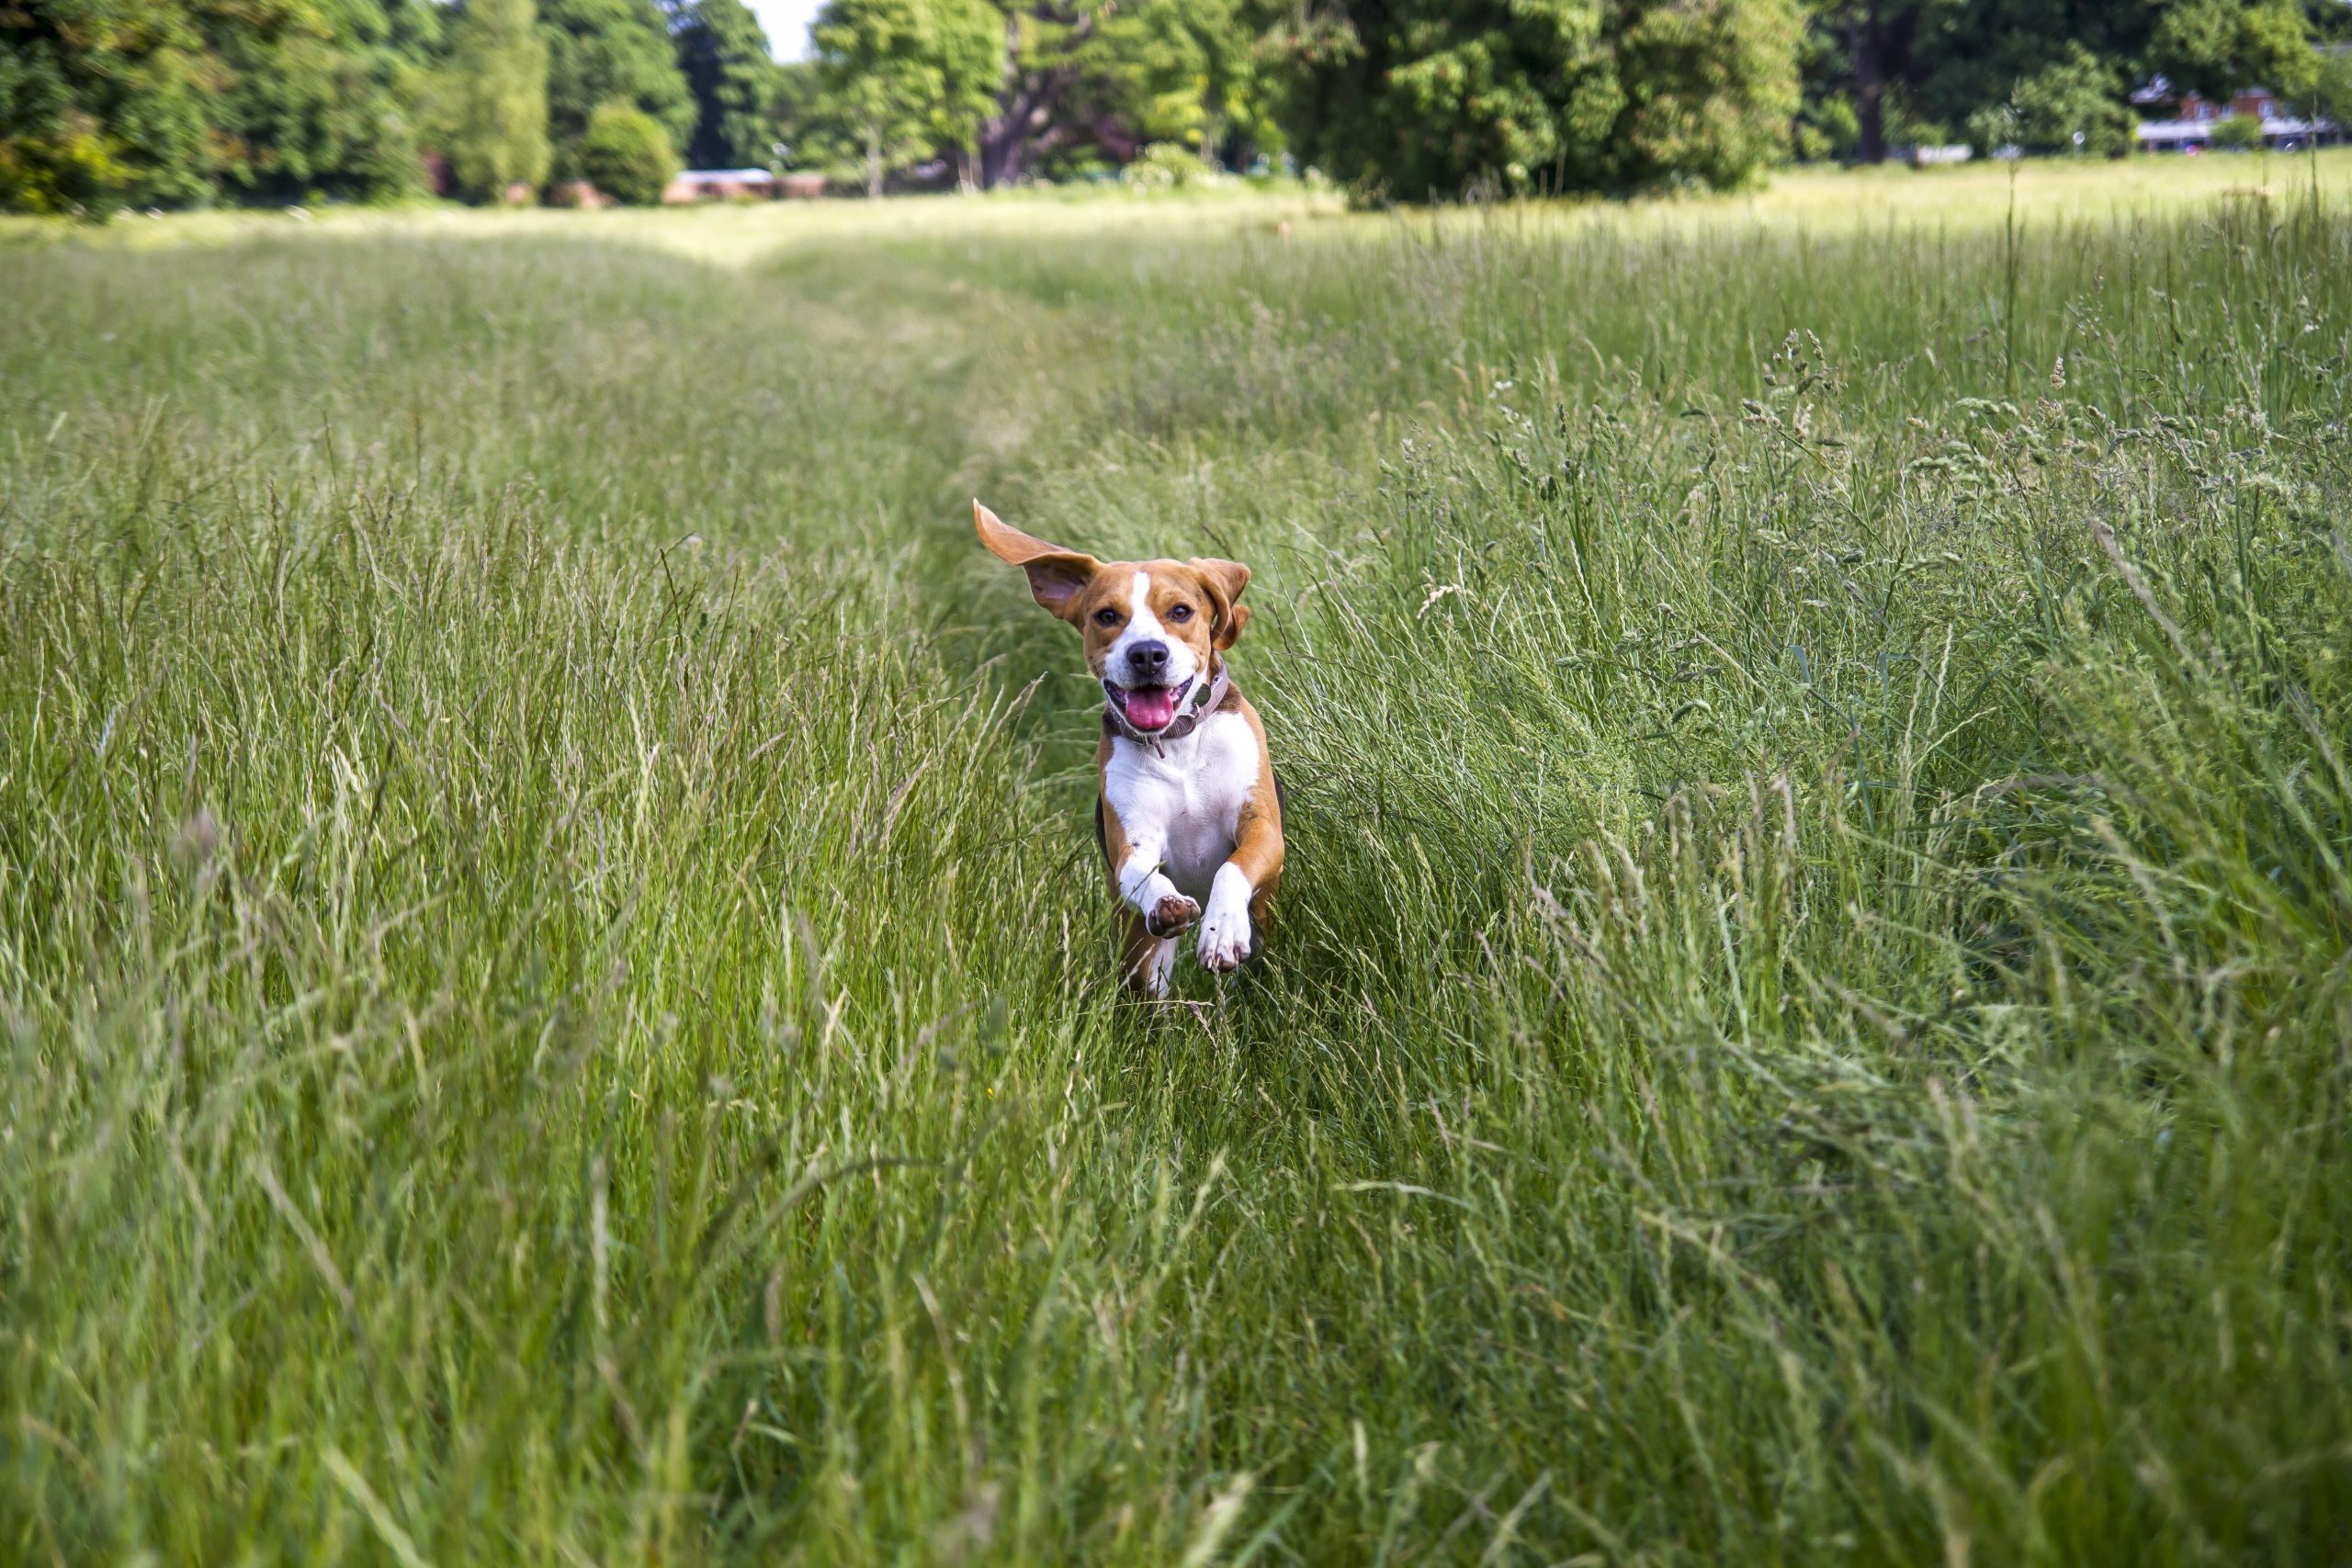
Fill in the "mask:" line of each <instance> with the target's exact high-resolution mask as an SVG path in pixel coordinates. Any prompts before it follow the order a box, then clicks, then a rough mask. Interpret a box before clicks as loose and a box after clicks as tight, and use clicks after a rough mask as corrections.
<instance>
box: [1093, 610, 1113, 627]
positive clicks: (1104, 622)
mask: <svg viewBox="0 0 2352 1568" xmlns="http://www.w3.org/2000/svg"><path fill="white" fill-rule="evenodd" d="M1094 624H1095V625H1096V626H1117V625H1118V624H1119V612H1118V611H1116V610H1113V609H1108V608H1105V609H1101V610H1097V611H1095V612H1094Z"/></svg>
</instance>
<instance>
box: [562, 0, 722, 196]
mask: <svg viewBox="0 0 2352 1568" xmlns="http://www.w3.org/2000/svg"><path fill="white" fill-rule="evenodd" d="M539 28H540V31H541V33H542V34H544V35H545V37H546V39H547V45H548V86H547V99H548V135H549V136H550V137H551V138H552V139H553V140H554V142H555V152H556V166H557V170H558V172H559V173H560V174H562V175H566V176H570V175H575V174H577V173H578V172H579V171H578V168H577V166H576V158H577V153H578V150H579V146H580V139H581V138H582V136H584V135H586V134H587V131H588V122H589V120H590V119H591V118H594V116H595V113H596V111H597V110H598V109H600V108H602V107H605V105H606V104H626V105H628V106H629V107H632V108H636V109H641V110H643V111H644V112H645V113H647V114H650V115H651V116H652V117H653V118H655V119H657V120H659V121H660V122H661V124H662V131H663V133H664V134H666V135H667V136H668V137H669V139H670V142H671V145H673V146H678V145H682V144H683V143H684V141H686V139H687V138H688V137H690V136H692V135H693V134H694V129H695V97H694V94H693V93H691V92H689V91H688V90H687V87H686V77H685V73H684V72H683V71H681V70H679V69H678V56H677V51H676V50H675V49H674V48H673V47H672V44H671V41H670V25H669V18H668V17H667V16H665V15H664V14H663V12H662V10H661V8H660V7H659V6H656V5H655V4H654V3H653V0H541V5H540V11H539Z"/></svg>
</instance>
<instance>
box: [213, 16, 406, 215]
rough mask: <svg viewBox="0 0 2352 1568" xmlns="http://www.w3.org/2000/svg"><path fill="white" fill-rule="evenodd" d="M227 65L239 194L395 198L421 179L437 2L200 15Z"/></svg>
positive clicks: (221, 139)
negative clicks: (420, 139)
mask: <svg viewBox="0 0 2352 1568" xmlns="http://www.w3.org/2000/svg"><path fill="white" fill-rule="evenodd" d="M199 16H200V20H201V22H202V24H203V27H204V30H205V32H206V34H207V36H208V38H209V41H210V44H211V49H212V54H213V57H214V58H215V59H216V60H217V61H218V62H219V63H220V68H221V69H220V82H221V91H220V94H219V95H218V96H217V98H216V99H215V101H214V103H213V105H212V108H211V113H212V118H213V132H214V134H213V145H214V151H215V154H216V157H217V160H218V169H219V177H220V181H221V183H222V184H223V185H224V186H226V187H228V188H229V189H230V190H232V192H235V193H236V194H239V195H244V196H250V197H267V198H269V199H272V200H285V199H288V198H291V197H299V196H300V195H302V194H304V193H306V192H310V191H324V192H327V193H330V194H334V195H341V196H356V197H383V196H395V195H400V194H402V193H405V192H409V191H413V190H414V189H416V188H417V186H419V184H420V183H421V167H420V164H419V163H418V158H417V130H416V123H415V117H416V108H417V103H418V100H419V98H420V96H422V89H423V85H424V80H425V77H426V74H427V73H428V71H429V69H430V61H431V58H432V54H433V51H434V48H435V43H436V41H437V39H438V34H439V31H440V16H439V10H438V7H436V6H434V5H432V4H431V3H430V0H260V3H256V0H235V3H234V4H228V3H220V4H214V5H212V6H209V7H208V8H206V9H205V10H204V11H202V12H201V13H200V14H199Z"/></svg>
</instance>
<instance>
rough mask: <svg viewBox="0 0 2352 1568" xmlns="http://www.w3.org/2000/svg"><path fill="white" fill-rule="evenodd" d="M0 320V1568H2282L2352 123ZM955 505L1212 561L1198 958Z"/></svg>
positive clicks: (17, 256)
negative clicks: (1260, 829)
mask: <svg viewBox="0 0 2352 1568" xmlns="http://www.w3.org/2000/svg"><path fill="white" fill-rule="evenodd" d="M0 300H5V301H6V306H7V320H6V326H5V329H0V1037H4V1038H5V1042H6V1080H5V1084H0V1558H5V1559H6V1560H7V1561H11V1562H57V1563H78V1562H162V1563H182V1562H187V1563H197V1562H203V1563H216V1562H217V1563H237V1562H254V1563H261V1562H384V1563H390V1564H400V1565H401V1568H416V1565H418V1564H422V1563H434V1564H458V1563H507V1562H546V1563H551V1564H552V1563H571V1564H604V1565H619V1564H634V1563H643V1562H665V1563H702V1562H760V1563H772V1562H802V1563H809V1564H832V1563H867V1562H873V1563H879V1562H899V1563H908V1562H976V1563H977V1562H1028V1563H1036V1562H1085V1563H1113V1564H1116V1563H1135V1564H1158V1563H1185V1564H1195V1565H1197V1564H1206V1563H1210V1562H1220V1563H1224V1562H1245V1561H1246V1562H1261V1563H1272V1562H1312V1563H1324V1562H1335V1563H1339V1562H1365V1563H1385V1564H1402V1563H1408V1562H1483V1563H1524V1564H1535V1563H1557V1562H1584V1563H1596V1564H1598V1563H1652V1564H1668V1563H1690V1564H1700V1563H1718V1562H1722V1563H1748V1562H1754V1563H1781V1564H1812V1563H1823V1562H1851V1563H1918V1562H1942V1563H1946V1564H1951V1565H1954V1568H1957V1565H1960V1564H1966V1563H1976V1564H1980V1565H1981V1564H1991V1563H2050V1564H2062V1563H2063V1564H2076V1563H2100V1562H2111V1563H2130V1564H2151V1565H2154V1564H2172V1563H2278V1564H2289V1563H2298V1564H2300V1563H2312V1562H2335V1561H2343V1560H2345V1559H2346V1558H2347V1557H2348V1556H2352V769H2348V768H2347V751H2348V750H2352V430H2347V425H2346V420H2347V410H2352V153H2346V152H2335V153H2330V154H2327V155H2324V156H2323V157H2321V158H2320V159H2318V160H2317V161H2316V162H2313V161H2311V160H2290V159H2284V158H2280V159H2272V160H2267V161H2264V160H2257V159H2253V158H2235V159H2232V158H2221V157H2214V158H2207V159H2202V160H2199V161H2197V162H2195V163H2193V164H2192V163H2186V162H2175V163H2155V162H2150V161H2134V162H2133V163H2131V164H2124V165H2108V164H2093V165H2084V166H2075V167H2071V168H2069V167H2059V166H2054V165H2040V164H2036V165H2031V166H2028V167H2025V168H2023V169H2020V170H2016V171H2011V170H1995V169H1985V168H1969V169H1962V170H1951V171H1939V172H1937V173H1933V174H1929V175H1907V174H1905V173H1903V172H1900V171H1886V172H1883V173H1878V174H1871V175H1836V174H1809V175H1785V176H1783V177H1782V178H1781V180H1779V181H1778V182H1777V183H1776V184H1775V186H1773V187H1772V189H1770V191H1767V192H1765V193H1762V194H1759V195H1757V196H1753V197H1731V198H1724V199H1720V200H1713V201H1686V202H1667V203H1658V204H1653V205H1648V206H1637V207H1596V208H1541V207H1504V208H1495V209H1472V210H1459V211H1453V212H1448V213H1444V214H1437V215H1432V214H1430V213H1427V212H1404V213H1394V214H1383V213H1348V212H1345V211H1343V210H1341V209H1340V207H1339V206H1338V204H1336V203H1334V202H1332V201H1331V200H1329V199H1328V198H1323V197H1311V196H1306V195H1290V196H1272V197H1250V196H1242V195H1234V196H1227V197H1219V198H1215V199H1197V200H1193V199H1168V200H1159V201H1147V200H1140V199H1136V200H1122V199H1101V200H1095V201H1091V202H1074V201H1056V200H1052V199H1048V198H1042V197H1023V198H1014V199H994V198H990V199H984V200H982V199H975V200H968V201H955V200H947V199H941V200H910V201H901V202H885V203H880V204H876V205H874V206H866V205H863V204H856V203H846V202H845V203H828V204H823V205H821V206H819V207H814V208H809V207H788V208H786V207H780V208H764V209H757V210H747V211H735V210H728V211H695V212H690V213H684V214H673V213H650V214H629V213H605V214H578V215H553V214H549V215H537V216H514V217H509V216H499V215H491V214H464V213H455V212H418V213H413V214H399V215H391V216H383V215H368V214H335V213H329V214H324V215H322V216H319V217H317V218H314V219H300V220H298V219H295V218H292V217H289V216H287V215H284V214H257V215H256V214H245V215H215V216H195V217H190V218H186V219H167V220H149V219H124V220H119V221H118V222H117V223H115V224H114V225H112V226H111V227H109V228H107V229H105V230H102V231H89V230H72V229H44V228H39V227H35V226H32V225H29V224H20V225H17V226H15V227H11V228H8V229H6V230H0ZM975 495H978V496H979V497H981V498H983V499H985V500H987V501H988V502H989V504H990V505H991V506H992V507H993V508H994V509H995V510H996V511H997V512H999V513H1001V514H1002V515H1003V516H1004V517H1005V519H1006V520H1007V521H1009V522H1011V523H1012V524H1013V525H1016V526H1019V527H1022V528H1024V529H1027V530H1029V531H1031V532H1033V533H1035V534H1038V535H1041V536H1046V537H1047V538H1050V539H1053V540H1056V541H1057V542H1061V543H1065V544H1068V545H1071V546H1074V547H1080V548H1083V549H1087V550H1090V551H1092V552H1094V553H1097V554H1099V555H1103V556H1104V557H1114V556H1134V555H1156V554H1163V553H1166V554H1177V555H1192V554H1211V553H1215V554H1222V555H1228V556H1231V557H1234V558H1238V559H1240V560H1243V561H1246V562H1248V563H1249V564H1250V566H1251V568H1252V569H1253V570H1254V571H1255V573H1256V576H1255V579H1254V581H1253V582H1252V584H1251V587H1250V592H1249V602H1250V604H1253V605H1254V606H1255V609H1256V618H1255V619H1254V620H1252V621H1251V623H1250V626H1249V629H1248V632H1247V634H1246V636H1245V637H1244V638H1243V640H1242V642H1241V644H1240V645H1239V647H1238V649H1236V650H1235V656H1234V657H1235V667H1236V670H1237V672H1238V679H1239V682H1240V683H1241V685H1242V686H1243V688H1244V689H1245V690H1246V691H1247V692H1248V693H1249V694H1250V696H1251V697H1252V699H1253V700H1254V701H1255V702H1256V703H1257V705H1259V707H1260V709H1261V711H1262V712H1263V714H1264V715H1265V717H1266V722H1267V726H1268V729H1269V732H1270V735H1271V739H1272V746H1273V747H1274V749H1275V755H1276V759H1277V761H1278V763H1279V765H1280V766H1281V767H1282V769H1283V774H1284V777H1285V779H1286V781H1287V782H1288V784H1289V786H1290V789H1291V808H1290V811H1289V818H1288V839H1289V846H1290V863H1289V872H1288V874H1287V876H1286V878H1285V880H1284V883H1283V889H1282V896H1281V898H1280V900H1279V902H1278V904H1277V906H1276V908H1275V914H1274V918H1273V919H1272V922H1271V924H1270V927H1269V930H1268V932H1267V936H1268V943H1269V952H1268V953H1267V955H1266V956H1265V958H1264V959H1263V960H1262V961H1261V962H1260V963H1258V964H1253V965H1251V966H1250V967H1249V968H1248V969H1245V970H1244V971H1243V972H1242V973H1241V974H1239V975H1238V976H1234V977H1233V978H1231V979H1229V980H1219V979H1217V978H1216V977H1213V976H1209V975H1207V974H1205V973H1204V972H1203V971H1202V970H1201V969H1199V968H1198V967H1197V966H1195V965H1194V964H1192V962H1191V960H1190V957H1189V954H1188V955H1187V957H1186V958H1185V959H1184V960H1183V961H1182V963H1181V964H1180V966H1179V970H1178V980H1177V989H1176V994H1175V998H1174V999H1172V1000H1170V1001H1169V1002H1167V1003H1165V1004H1160V1005H1148V1004H1142V1003H1137V1002H1134V1001H1130V1000H1128V999H1126V998H1124V997H1123V996H1122V995H1121V994H1120V992H1119V990H1118V987H1116V985H1115V983H1114V977H1113V958H1114V943H1115V923H1114V911H1113V905H1112V899H1111V896H1110V894H1109V892H1108V891H1107V889H1106V888H1105V886H1103V877H1102V875H1101V874H1100V871H1099V865H1098V861H1097V858H1096V852H1095V849H1094V845H1093V841H1092V836H1091V824H1090V818H1089V804H1090V801H1091V794H1092V789H1093V778H1092V754H1093V747H1094V743H1095V736H1096V733H1097V721H1096V717H1095V714H1096V711H1097V709H1098V707H1099V693H1098V692H1097V691H1096V689H1095V688H1094V686H1093V684H1092V682H1091V680H1090V679H1089V677H1088V676H1087V675H1086V673H1085V671H1084V669H1083V666H1082V665H1081V664H1080V660H1079V658H1078V655H1077V649H1076V639H1075V638H1074V637H1070V635H1069V632H1068V630H1067V628H1064V627H1061V626H1057V625H1056V624H1054V623H1053V622H1051V621H1050V620H1049V619H1047V617H1046V616H1045V615H1043V614H1042V613H1040V612H1039V611H1038V610H1037V609H1036V608H1035V606H1034V605H1032V604H1031V603H1030V602H1029V599H1028V596H1027V594H1026V592H1023V588H1022V586H1021V584H1020V581H1019V579H1018V575H1017V574H1016V573H1013V572H1012V571H1010V570H1007V569H1006V568H1004V567H1002V566H1001V564H1000V563H998V562H996V561H994V560H993V559H992V558H989V557H987V556H986V555H985V554H984V553H983V552H982V551H981V550H980V549H979V548H978V547H977V545H976V543H975V542H974V540H973V538H972V535H971V525H970V503H971V500H972V498H973V497H974V496H975Z"/></svg>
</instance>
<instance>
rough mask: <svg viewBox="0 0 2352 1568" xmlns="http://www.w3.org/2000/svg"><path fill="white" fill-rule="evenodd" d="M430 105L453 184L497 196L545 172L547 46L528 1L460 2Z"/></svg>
mask: <svg viewBox="0 0 2352 1568" xmlns="http://www.w3.org/2000/svg"><path fill="white" fill-rule="evenodd" d="M456 44H457V47H456V48H455V50H453V51H452V52H451V56H450V65H449V69H448V71H447V73H446V74H445V75H444V77H443V79H442V85H441V89H440V93H439V97H438V100H437V103H436V107H437V108H438V110H439V112H440V114H441V116H442V122H441V130H442V134H443V136H444V138H445V141H446V144H447V147H448V156H449V173H450V177H451V179H452V180H454V181H455V182H456V186H457V188H458V190H459V191H460V192H462V193H463V194H464V195H466V196H468V197H471V198H472V199H474V200H476V201H503V200H505V199H506V198H507V196H508V193H509V192H510V191H512V190H513V189H514V188H515V186H536V185H537V184H538V183H539V182H540V181H542V180H544V179H546V178H547V177H548V166H549V164H550V162H551V157H552V154H551V152H550V150H549V148H548V91H547V85H548V45H547V39H546V37H545V36H544V35H543V34H542V33H541V32H540V31H539V29H538V28H537V26H536V14H535V12H534V11H533V8H532V0H467V5H466V7H465V9H464V10H463V11H462V12H460V13H459V14H458V25H457V37H456Z"/></svg>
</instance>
